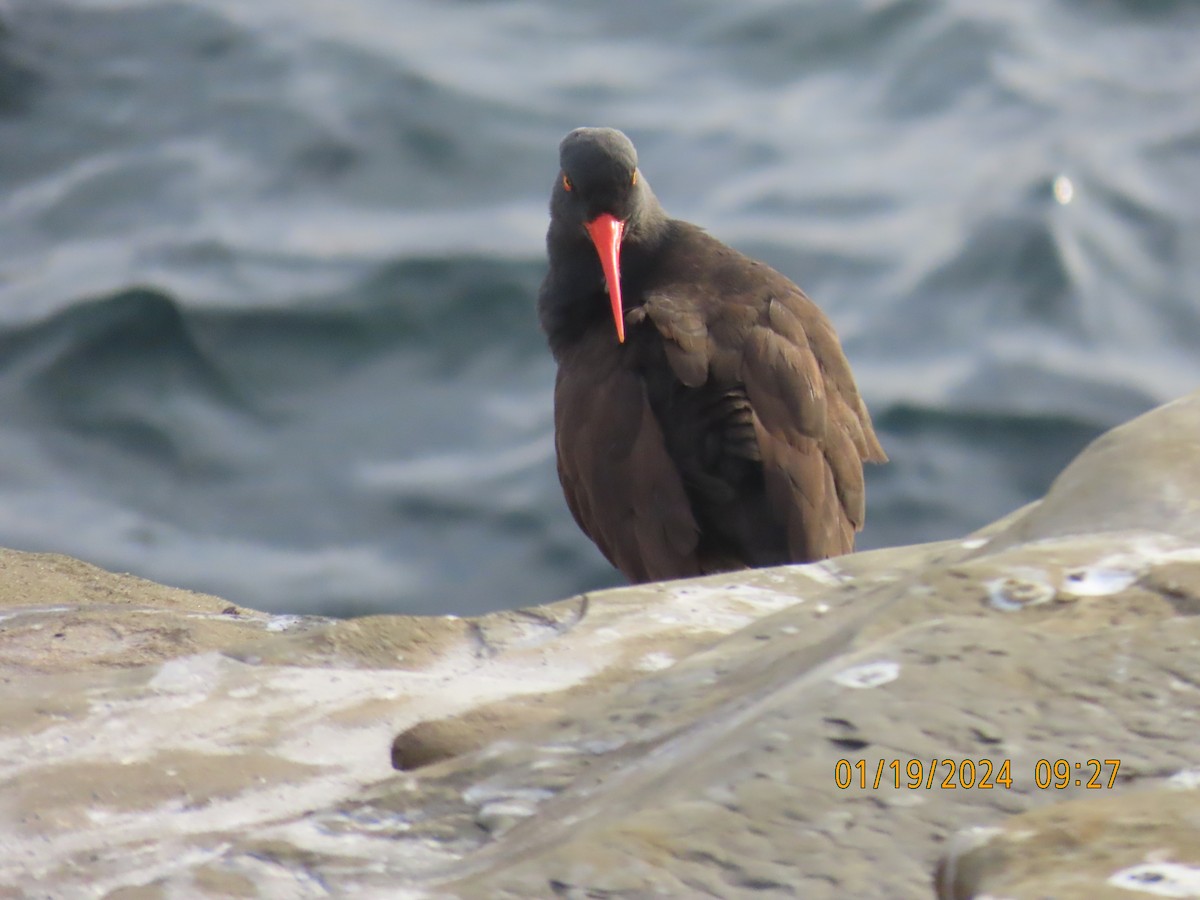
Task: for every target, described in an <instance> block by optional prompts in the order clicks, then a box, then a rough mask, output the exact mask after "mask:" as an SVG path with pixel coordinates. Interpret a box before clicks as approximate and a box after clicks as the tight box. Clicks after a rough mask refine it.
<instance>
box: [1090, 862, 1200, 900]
mask: <svg viewBox="0 0 1200 900" xmlns="http://www.w3.org/2000/svg"><path fill="white" fill-rule="evenodd" d="M1108 883H1109V884H1111V885H1112V886H1113V887H1119V888H1123V889H1124V890H1127V891H1138V892H1140V893H1143V894H1153V895H1154V896H1155V897H1200V866H1188V865H1183V864H1181V863H1173V862H1153V863H1143V864H1141V865H1138V866H1130V867H1129V868H1127V869H1121V870H1120V871H1119V872H1115V873H1113V875H1112V876H1111V877H1110V878H1109V879H1108Z"/></svg>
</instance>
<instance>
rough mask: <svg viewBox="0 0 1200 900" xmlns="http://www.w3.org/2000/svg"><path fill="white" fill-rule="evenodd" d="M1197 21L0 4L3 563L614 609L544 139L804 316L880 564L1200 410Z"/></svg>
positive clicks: (1047, 12)
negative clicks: (28, 561)
mask: <svg viewBox="0 0 1200 900" xmlns="http://www.w3.org/2000/svg"><path fill="white" fill-rule="evenodd" d="M1198 41H1200V4H1196V3H1194V2H1187V0H1177V2H1170V0H1089V2H1082V0H812V2H791V3H784V2H766V0H747V2H742V3H728V2H716V0H693V2H689V3H684V2H678V0H667V2H661V3H641V2H629V0H607V2H603V3H601V2H592V0H588V2H579V3H572V4H563V3H553V2H550V0H492V2H484V0H476V2H463V0H459V2H453V0H429V2H414V0H341V2H338V3H329V2H315V0H287V2H285V0H255V2H253V3H246V2H243V0H0V545H4V546H9V547H15V548H19V549H26V550H52V551H57V552H63V553H69V554H72V555H75V556H78V557H81V558H83V559H87V560H89V561H92V562H95V563H97V564H100V565H102V566H105V567H108V568H112V569H116V570H119V571H129V572H134V573H136V574H140V575H144V576H147V577H150V578H153V579H156V580H159V581H163V582H166V583H169V584H173V585H179V586H184V587H191V588H195V589H198V590H204V591H211V592H215V593H218V594H221V595H223V596H225V597H227V598H229V599H230V600H232V601H234V602H238V603H243V604H248V605H253V606H258V607H261V608H265V609H270V610H276V611H286V612H309V611H319V612H324V613H329V614H338V615H341V614H351V613H362V612H368V611H404V612H427V613H435V612H441V613H458V614H466V613H472V612H478V611H482V610H487V609H495V608H500V607H510V606H518V605H526V604H530V603H537V602H543V601H547V600H552V599H555V598H558V597H563V596H567V595H569V594H571V593H574V592H577V591H582V590H587V589H591V588H597V587H601V586H606V585H611V584H616V583H618V582H619V578H618V577H617V576H616V575H615V573H613V572H612V571H611V570H610V569H609V567H608V565H607V563H605V562H604V560H603V559H602V558H601V557H600V555H599V553H598V552H597V551H596V550H595V549H594V548H593V547H592V545H591V544H590V543H589V542H588V541H587V540H586V538H584V537H583V536H582V534H580V533H579V531H578V530H577V529H576V527H575V525H574V523H573V522H572V520H571V518H570V515H569V513H568V512H567V510H566V507H565V505H564V503H563V501H562V498H561V494H560V492H559V488H558V484H557V481H556V476H555V472H554V460H553V449H552V437H551V392H552V383H553V375H554V368H553V364H552V362H551V360H550V358H549V354H548V352H547V351H546V349H545V345H544V341H543V338H542V336H541V334H540V333H539V332H538V329H537V324H536V318H535V315H534V309H533V302H534V295H535V292H536V289H537V285H538V283H539V281H540V279H541V275H542V271H543V266H544V244H543V240H544V233H545V226H546V202H547V199H548V195H549V189H550V185H551V183H552V181H553V179H554V177H555V175H556V171H557V144H558V141H559V139H560V138H561V136H562V135H563V134H564V133H565V132H566V131H567V130H569V129H570V128H573V127H576V126H578V125H585V124H587V125H601V124H603V125H613V126H616V127H620V128H622V129H623V130H625V131H627V132H628V133H629V134H630V135H631V136H632V137H633V138H634V140H635V142H636V143H637V145H638V148H639V151H640V156H641V163H642V170H643V173H644V175H645V177H647V178H648V179H649V181H650V182H651V183H652V184H653V185H654V188H655V191H656V193H657V194H658V195H659V197H660V199H661V200H662V201H663V203H664V205H665V206H666V207H667V209H668V211H670V212H671V213H672V214H674V215H676V216H678V217H681V218H686V219H690V220H692V221H695V222H697V223H699V224H701V225H703V226H705V227H706V228H708V229H709V230H710V231H711V232H712V233H714V234H715V235H717V236H718V237H720V238H721V239H723V240H725V241H726V242H728V243H732V244H734V245H735V246H737V247H739V248H740V249H742V250H744V251H747V252H749V253H751V254H754V255H756V256H759V257H760V258H762V259H765V260H766V261H768V262H770V263H771V264H772V265H774V266H776V267H777V268H779V269H780V270H782V271H783V272H785V273H786V274H788V275H789V276H791V277H792V278H793V279H795V280H796V281H797V282H798V283H799V284H801V285H802V286H803V287H804V288H805V289H806V290H807V291H808V292H809V293H810V294H811V295H812V296H813V297H814V299H816V300H817V301H818V302H819V303H820V304H821V305H822V306H823V307H824V308H825V310H826V311H827V312H828V313H829V315H830V317H831V318H832V319H833V321H834V322H835V324H836V326H837V328H838V330H839V333H840V334H841V336H842V339H843V343H844V345H845V347H846V350H847V353H848V355H849V357H850V360H851V362H852V364H853V366H854V369H855V372H856V374H857V377H858V380H859V384H860V387H861V388H862V390H863V392H864V394H865V396H866V398H867V400H868V403H869V405H870V407H871V409H872V411H873V413H874V416H875V418H876V422H877V425H878V429H879V432H880V435H881V438H882V440H883V442H884V445H885V447H886V448H887V450H888V451H889V453H890V454H891V457H892V462H891V463H890V464H889V465H887V466H882V467H877V468H873V469H872V470H871V471H870V473H869V476H870V480H869V494H868V525H867V529H866V530H865V531H864V533H863V535H862V537H861V540H860V546H861V547H867V548H869V547H879V546H886V545H893V544H899V543H908V542H915V541H923V540H931V539H937V538H944V537H950V536H955V535H962V534H965V533H966V532H968V531H970V530H971V529H973V528H976V527H978V526H981V525H983V524H985V523H987V522H988V521H990V520H992V519H994V518H996V517H997V516H999V515H1001V514H1003V513H1006V512H1008V511H1010V510H1011V509H1014V508H1016V507H1017V506H1019V505H1021V504H1022V503H1025V502H1027V501H1028V500H1031V499H1033V498H1035V497H1037V496H1039V495H1040V494H1041V493H1042V492H1043V491H1044V490H1045V489H1046V487H1047V486H1048V484H1049V483H1050V481H1051V479H1052V478H1053V477H1054V475H1055V474H1056V473H1057V472H1058V471H1059V470H1060V469H1061V468H1062V466H1063V465H1064V464H1065V463H1066V462H1067V461H1068V460H1070V458H1071V457H1072V456H1073V455H1074V454H1075V453H1076V452H1078V450H1079V449H1080V448H1081V447H1082V446H1084V445H1085V444H1086V443H1087V441H1089V440H1090V439H1091V438H1092V437H1094V436H1095V435H1096V434H1098V433H1099V432H1101V431H1102V430H1104V429H1106V428H1109V427H1111V426H1113V425H1115V424H1118V423H1120V422H1122V421H1124V420H1126V419H1128V418H1130V417H1132V416H1134V415H1136V414H1138V413H1140V412H1142V411H1144V410H1146V409H1148V408H1150V407H1152V406H1154V405H1156V404H1158V403H1161V402H1163V401H1166V400H1169V399H1172V398H1174V397H1176V396H1179V395H1181V394H1183V393H1186V392H1188V391H1190V390H1192V389H1194V388H1196V387H1197V386H1200V53H1197V52H1196V50H1195V48H1196V46H1197V42H1198Z"/></svg>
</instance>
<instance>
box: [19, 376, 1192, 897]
mask: <svg viewBox="0 0 1200 900" xmlns="http://www.w3.org/2000/svg"><path fill="white" fill-rule="evenodd" d="M1198 613H1200V393H1198V394H1194V395H1192V396H1190V397H1187V398H1184V399H1182V400H1179V401H1177V402H1175V403H1172V404H1170V405H1168V406H1165V407H1162V408H1160V409H1158V410H1155V411H1154V412H1151V413H1149V414H1147V415H1145V416H1143V417H1141V418H1139V419H1137V420H1135V421H1133V422H1131V423H1129V424H1127V425H1125V426H1123V427H1121V428H1118V429H1115V430H1114V431H1112V432H1110V433H1109V434H1107V435H1105V436H1104V437H1102V438H1100V439H1099V440H1097V441H1096V442H1095V443H1094V444H1093V445H1092V446H1090V447H1089V448H1088V449H1087V450H1086V451H1084V453H1082V454H1081V455H1080V456H1079V458H1078V459H1077V460H1076V461H1075V462H1073V463H1072V464H1071V465H1070V466H1069V467H1068V468H1067V469H1066V470H1065V471H1064V472H1063V473H1062V475H1061V476H1060V477H1059V479H1058V480H1057V481H1056V482H1055V484H1054V485H1053V487H1052V488H1051V490H1050V491H1049V493H1048V494H1047V496H1046V497H1045V499H1044V500H1042V501H1040V502H1039V503H1036V504H1033V505H1031V506H1029V507H1027V508H1025V509H1022V510H1019V511H1017V512H1016V513H1014V514H1012V515H1011V516H1009V517H1007V518H1006V519H1004V520H1002V521H1000V522H997V523H995V524H994V525H992V526H990V527H989V528H987V529H984V530H983V531H981V532H979V533H977V534H975V535H971V536H970V537H968V538H966V539H963V540H959V541H950V542H944V543H939V544H931V545H922V546H914V547H905V548H899V549H895V550H887V551H878V552H873V553H862V554H857V555H854V556H850V557H844V558H841V559H837V560H833V561H829V562H826V563H821V564H816V565H808V566H793V567H786V568H780V569H773V570H759V571H751V572H743V573H738V574H735V575H726V576H718V577H711V578H704V579H697V580H694V581H685V582H672V583H664V584H656V585H650V586H645V587H638V588H628V589H623V590H616V591H610V592H605V593H601V594H594V595H589V596H584V597H577V598H574V599H571V600H566V601H563V602H561V603H557V604H552V605H550V606H546V607H541V608H538V609H527V610H519V611H515V612H506V613H497V614H494V615H489V616H485V617H482V618H479V619H457V618H453V617H444V618H411V617H402V616H378V617H370V618H362V619H354V620H346V621H331V620H323V619H313V618H298V617H289V616H270V615H266V614H263V613H260V612H256V611H254V610H249V609H244V608H240V607H238V606H235V605H232V604H230V603H229V602H227V601H225V600H220V599H218V598H215V597H206V596H201V595H197V594H192V593H188V592H185V591H179V590H172V589H169V588H165V587H161V586H159V585H155V584H151V583H149V582H145V581H141V580H138V579H135V578H131V577H129V576H122V575H114V574H110V573H107V572H103V571H101V570H98V569H96V568H94V567H91V566H88V565H85V564H83V563H80V562H77V561H75V560H71V559H67V558H65V557H59V556H43V555H30V554H22V553H16V552H11V551H3V552H0V769H2V771H0V778H2V779H3V781H0V896H15V897H21V896H28V897H55V898H70V897H110V898H159V897H162V898H166V897H269V898H281V897H282V898H291V897H296V898H307V897H328V896H355V897H388V898H419V897H463V898H504V897H508V898H531V897H565V898H576V897H577V898H583V897H629V898H635V897H648V896H669V897H699V896H709V897H743V896H745V897H751V896H752V897H761V898H775V897H802V898H822V897H839V898H841V897H852V898H876V897H877V898H889V900H893V898H906V897H942V898H956V900H957V898H970V897H976V898H983V897H985V896H986V897H993V898H998V897H1004V898H1034V897H1037V898H1044V897H1055V898H1072V897H1079V898H1106V897H1111V898H1122V900H1126V898H1128V900H1132V898H1135V897H1137V896H1139V895H1141V896H1145V897H1200V617H1198V615H1197V614H1198Z"/></svg>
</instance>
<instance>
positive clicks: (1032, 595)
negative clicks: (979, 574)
mask: <svg viewBox="0 0 1200 900" xmlns="http://www.w3.org/2000/svg"><path fill="white" fill-rule="evenodd" d="M984 586H985V588H986V589H987V595H988V604H989V605H990V606H991V607H992V608H993V609H998V610H1000V611H1001V612H1017V611H1019V610H1022V609H1025V608H1026V607H1029V606H1038V605H1040V604H1042V603H1049V602H1050V601H1051V600H1053V599H1054V595H1055V593H1057V592H1056V591H1055V590H1054V587H1053V586H1052V585H1051V584H1050V583H1049V582H1048V581H1047V580H1046V576H1045V575H1044V574H1043V573H1041V572H1024V571H1023V572H1020V573H1016V574H1012V575H1007V576H1005V577H1004V578H995V579H993V580H991V581H989V582H987V583H986V584H985V585H984Z"/></svg>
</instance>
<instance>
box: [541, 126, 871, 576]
mask: <svg viewBox="0 0 1200 900" xmlns="http://www.w3.org/2000/svg"><path fill="white" fill-rule="evenodd" d="M559 154H560V162H561V165H562V171H561V172H559V174H558V178H557V180H556V181H555V184H554V192H553V195H552V196H551V199H550V230H549V232H548V234H547V235H546V245H547V249H548V250H549V255H550V270H549V272H548V273H547V274H546V280H545V281H544V282H543V283H542V288H541V292H540V294H539V296H538V315H539V317H540V319H541V324H542V328H543V329H544V330H545V332H546V335H547V336H548V338H549V342H550V349H551V350H552V351H553V353H554V358H555V359H556V360H557V361H558V378H557V381H556V383H555V389H554V425H555V446H556V450H557V452H558V475H559V479H560V480H561V481H562V486H563V492H564V493H565V494H566V497H567V504H568V505H569V506H570V507H571V512H572V513H573V514H574V516H575V520H576V521H577V522H578V523H579V526H580V527H581V528H582V529H583V530H584V532H585V533H586V534H587V535H588V536H589V537H590V538H591V539H592V540H593V541H595V542H596V544H597V546H599V548H600V550H601V551H602V552H603V553H604V555H605V556H606V557H608V560H609V561H610V562H611V563H612V564H613V565H614V566H616V567H617V568H618V569H620V570H621V572H622V573H624V575H625V576H626V577H627V578H628V579H629V580H630V581H633V582H641V581H653V580H659V579H666V578H680V577H684V576H689V575H699V574H703V573H706V572H720V571H726V570H730V569H741V568H745V567H747V566H768V565H777V564H782V563H787V562H807V561H810V560H816V559H824V558H826V557H829V556H835V555H837V554H840V553H848V552H849V551H851V550H853V549H854V533H855V532H856V531H858V530H859V529H861V528H862V525H863V519H864V511H865V500H864V490H863V462H864V461H867V462H884V461H886V459H887V456H886V455H885V454H884V452H883V448H882V447H881V446H880V445H879V441H878V439H877V438H876V437H875V431H874V429H873V428H872V427H871V419H870V416H869V415H868V413H867V409H866V406H865V405H864V403H863V401H862V398H861V397H859V394H858V389H857V387H856V386H855V384H854V377H853V375H852V374H851V372H850V366H849V364H848V363H847V362H846V357H845V355H843V353H842V348H841V345H840V344H839V343H838V339H837V335H836V334H835V333H834V330H833V326H832V325H830V324H829V320H828V319H826V318H825V315H824V314H823V313H822V312H821V310H820V309H818V308H817V306H816V304H814V303H813V302H812V301H811V300H810V299H809V298H808V297H807V296H805V294H804V292H803V291H801V290H800V288H798V287H796V285H794V284H792V282H791V281H789V280H788V279H787V278H785V277H784V276H783V275H780V274H779V273H778V272H776V271H775V270H774V269H771V268H770V267H769V266H767V265H765V264H764V263H761V262H757V261H755V260H753V259H750V258H749V257H746V256H743V255H742V254H741V253H738V252H737V251H736V250H733V249H731V248H730V247H727V246H725V245H724V244H722V243H721V242H720V241H718V240H716V239H715V238H712V237H710V236H709V235H708V234H706V233H705V232H704V231H702V230H701V229H700V228H698V227H696V226H695V225H691V224H689V223H687V222H681V221H679V220H678V219H672V218H669V217H668V216H667V214H666V213H665V212H664V211H663V208H662V206H661V205H659V202H658V200H657V198H655V196H654V194H653V193H652V192H651V191H650V186H649V185H648V184H647V183H646V179H645V178H643V177H642V174H641V172H640V171H639V170H638V167H637V151H636V150H635V149H634V147H633V144H632V143H631V142H630V140H629V138H627V137H626V136H625V135H624V134H622V133H621V132H619V131H616V130H614V129H611V128H579V129H576V130H575V131H572V132H571V133H570V134H568V135H567V136H566V137H565V138H564V139H563V142H562V144H561V146H560V148H559ZM614 322H615V325H616V328H615V329H614V327H613V325H614Z"/></svg>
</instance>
